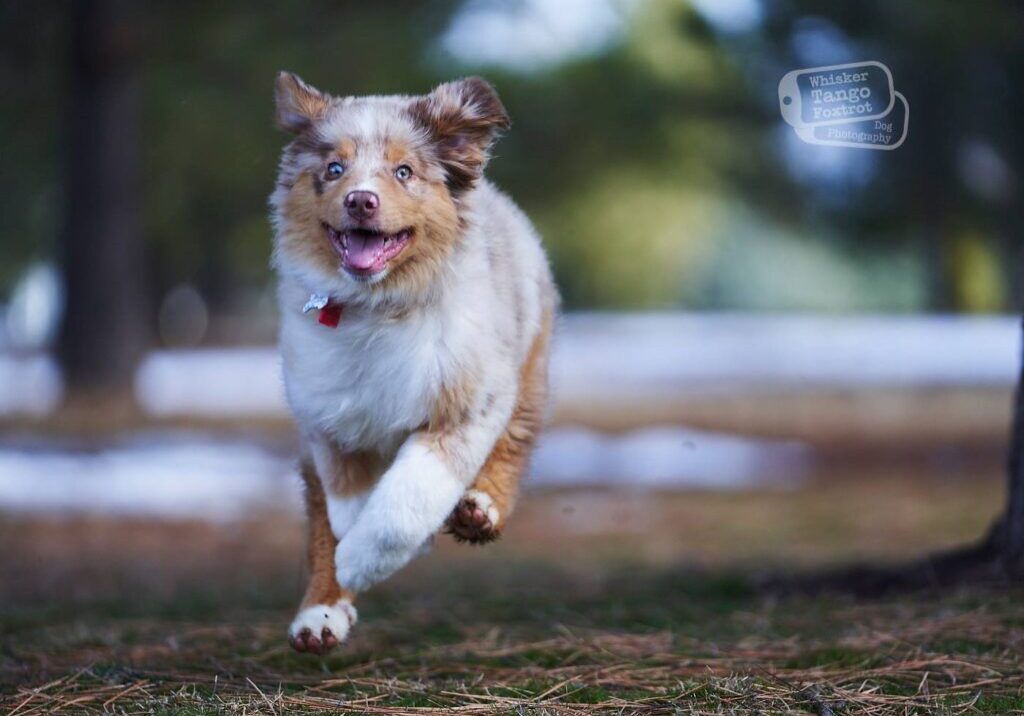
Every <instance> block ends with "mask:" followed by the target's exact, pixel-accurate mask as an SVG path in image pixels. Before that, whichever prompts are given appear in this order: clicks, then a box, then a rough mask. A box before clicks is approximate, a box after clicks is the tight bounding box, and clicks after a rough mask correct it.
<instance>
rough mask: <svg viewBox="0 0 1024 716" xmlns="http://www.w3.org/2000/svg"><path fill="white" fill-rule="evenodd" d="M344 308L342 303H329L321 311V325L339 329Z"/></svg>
mask: <svg viewBox="0 0 1024 716" xmlns="http://www.w3.org/2000/svg"><path fill="white" fill-rule="evenodd" d="M342 308H343V306H342V305H341V304H340V303H328V304H327V305H326V306H324V307H323V308H321V309H320V319H319V320H320V324H321V325H324V326H327V327H328V328H337V327H338V324H339V323H341V311H342Z"/></svg>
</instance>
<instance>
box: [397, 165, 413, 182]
mask: <svg viewBox="0 0 1024 716" xmlns="http://www.w3.org/2000/svg"><path fill="white" fill-rule="evenodd" d="M411 178H412V168H411V167H409V165H408V164H403V165H402V166H400V167H398V169H396V170H395V179H397V180H398V181H408V180H409V179H411Z"/></svg>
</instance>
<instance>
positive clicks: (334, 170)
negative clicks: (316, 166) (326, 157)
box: [327, 162, 345, 179]
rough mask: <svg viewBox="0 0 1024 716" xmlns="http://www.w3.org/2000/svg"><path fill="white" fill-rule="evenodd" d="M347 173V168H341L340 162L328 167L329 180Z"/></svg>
mask: <svg viewBox="0 0 1024 716" xmlns="http://www.w3.org/2000/svg"><path fill="white" fill-rule="evenodd" d="M344 173H345V167H343V166H341V164H340V163H338V162H331V163H330V164H328V165H327V178H328V179H337V178H338V177H340V176H341V175H342V174H344Z"/></svg>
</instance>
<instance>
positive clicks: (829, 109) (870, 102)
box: [779, 60, 896, 127]
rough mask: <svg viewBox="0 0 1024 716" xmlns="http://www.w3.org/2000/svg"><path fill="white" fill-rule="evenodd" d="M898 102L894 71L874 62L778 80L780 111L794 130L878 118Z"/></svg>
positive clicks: (806, 71)
mask: <svg viewBox="0 0 1024 716" xmlns="http://www.w3.org/2000/svg"><path fill="white" fill-rule="evenodd" d="M895 102H896V91H895V90H894V89H893V83H892V72H890V71H889V68H888V67H886V66H885V65H883V64H882V63H881V62H875V61H873V60H872V61H869V62H852V63H850V64H845V65H829V66H827V67H811V68H808V69H803V70H793V71H792V72H788V73H786V75H785V76H784V77H783V78H782V80H780V81H779V110H780V111H781V112H782V118H783V119H784V120H786V122H787V123H788V124H791V125H792V126H794V127H801V126H807V125H825V124H841V123H843V122H852V121H859V120H864V119H878V118H880V117H884V116H885V115H887V114H889V112H890V111H891V110H892V108H893V105H894V104H895Z"/></svg>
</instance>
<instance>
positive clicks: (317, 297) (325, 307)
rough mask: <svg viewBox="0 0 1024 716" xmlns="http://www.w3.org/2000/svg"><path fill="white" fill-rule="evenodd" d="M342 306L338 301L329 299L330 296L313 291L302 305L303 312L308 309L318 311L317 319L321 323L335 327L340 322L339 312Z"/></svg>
mask: <svg viewBox="0 0 1024 716" xmlns="http://www.w3.org/2000/svg"><path fill="white" fill-rule="evenodd" d="M343 308H344V306H343V305H342V304H340V303H334V302H333V301H331V298H330V296H327V295H324V294H321V293H314V294H311V295H310V297H309V300H308V301H306V305H304V306H303V307H302V312H303V313H309V312H310V311H319V312H320V315H319V318H318V319H317V320H318V321H319V322H320V324H321V325H324V326H327V327H328V328H337V327H338V324H339V323H341V313H342V309H343Z"/></svg>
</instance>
